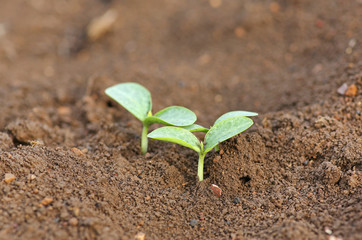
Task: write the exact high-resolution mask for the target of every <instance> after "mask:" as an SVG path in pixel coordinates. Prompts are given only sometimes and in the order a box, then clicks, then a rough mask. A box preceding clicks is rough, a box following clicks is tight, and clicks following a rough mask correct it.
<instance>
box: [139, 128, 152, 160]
mask: <svg viewBox="0 0 362 240" xmlns="http://www.w3.org/2000/svg"><path fill="white" fill-rule="evenodd" d="M149 126H150V125H148V124H143V129H142V137H141V153H142V154H143V155H144V154H146V153H147V149H148V139H147V134H148V128H149Z"/></svg>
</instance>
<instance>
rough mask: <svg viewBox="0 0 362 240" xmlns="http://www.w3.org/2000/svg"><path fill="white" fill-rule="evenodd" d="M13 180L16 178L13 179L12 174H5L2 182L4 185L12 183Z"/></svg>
mask: <svg viewBox="0 0 362 240" xmlns="http://www.w3.org/2000/svg"><path fill="white" fill-rule="evenodd" d="M15 179H16V177H15V175H14V174H12V173H5V179H4V181H5V182H6V183H10V182H12V181H14V180H15Z"/></svg>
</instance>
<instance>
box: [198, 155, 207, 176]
mask: <svg viewBox="0 0 362 240" xmlns="http://www.w3.org/2000/svg"><path fill="white" fill-rule="evenodd" d="M205 155H206V154H202V153H199V164H198V167H197V176H198V177H199V181H200V182H201V181H202V180H204V159H205Z"/></svg>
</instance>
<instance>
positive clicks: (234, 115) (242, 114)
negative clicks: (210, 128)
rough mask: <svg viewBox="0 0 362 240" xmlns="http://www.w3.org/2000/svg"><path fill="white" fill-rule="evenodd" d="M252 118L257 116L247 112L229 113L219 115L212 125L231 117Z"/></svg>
mask: <svg viewBox="0 0 362 240" xmlns="http://www.w3.org/2000/svg"><path fill="white" fill-rule="evenodd" d="M253 116H258V114H257V113H255V112H247V111H231V112H227V113H225V114H223V115H221V116H220V117H219V118H218V119H216V121H215V123H214V125H215V124H216V123H218V122H220V121H222V120H225V119H227V118H231V117H253Z"/></svg>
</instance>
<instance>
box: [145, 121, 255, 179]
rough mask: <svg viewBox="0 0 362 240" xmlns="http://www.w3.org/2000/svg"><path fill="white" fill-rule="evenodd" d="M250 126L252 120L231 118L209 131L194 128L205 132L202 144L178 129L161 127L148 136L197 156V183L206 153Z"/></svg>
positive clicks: (201, 177) (189, 134)
mask: <svg viewBox="0 0 362 240" xmlns="http://www.w3.org/2000/svg"><path fill="white" fill-rule="evenodd" d="M251 125H253V120H251V119H250V118H247V117H243V116H242V117H240V116H232V117H228V118H226V119H221V120H220V121H218V122H217V123H215V125H214V126H212V127H211V128H210V129H206V128H203V127H201V126H199V125H198V126H199V127H198V128H196V127H197V126H195V128H194V129H198V131H201V130H202V131H206V130H207V133H206V135H205V138H204V142H201V141H199V140H198V139H197V137H196V136H195V135H193V134H192V133H191V132H190V131H189V130H187V129H184V128H179V127H161V128H158V129H156V130H154V131H152V132H151V133H149V134H148V137H149V138H153V139H157V140H162V141H167V142H172V143H177V144H179V145H182V146H185V147H188V148H191V149H192V150H194V151H196V152H197V153H198V154H199V163H198V170H197V176H198V178H199V181H202V180H203V179H204V159H205V155H206V153H208V152H209V151H211V150H212V149H213V148H214V147H216V146H217V145H218V144H219V143H221V142H223V141H225V140H227V139H229V138H231V137H233V136H235V135H237V134H239V133H241V132H243V131H245V130H246V129H248V128H249V127H250V126H251ZM191 131H192V130H191Z"/></svg>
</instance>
